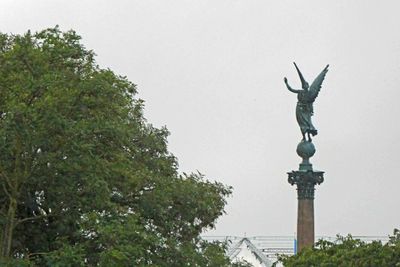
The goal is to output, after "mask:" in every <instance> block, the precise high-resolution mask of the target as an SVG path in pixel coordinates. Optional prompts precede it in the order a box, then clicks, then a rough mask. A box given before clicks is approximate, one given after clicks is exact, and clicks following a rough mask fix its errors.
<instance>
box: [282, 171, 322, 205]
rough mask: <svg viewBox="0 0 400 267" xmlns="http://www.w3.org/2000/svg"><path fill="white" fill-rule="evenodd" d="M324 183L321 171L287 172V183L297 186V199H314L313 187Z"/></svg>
mask: <svg viewBox="0 0 400 267" xmlns="http://www.w3.org/2000/svg"><path fill="white" fill-rule="evenodd" d="M323 181H324V172H323V171H313V170H299V171H291V172H288V182H289V183H290V184H291V185H295V184H296V185H297V198H298V199H314V191H315V185H316V184H321V183H322V182H323Z"/></svg>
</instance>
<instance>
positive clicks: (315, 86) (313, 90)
mask: <svg viewBox="0 0 400 267" xmlns="http://www.w3.org/2000/svg"><path fill="white" fill-rule="evenodd" d="M328 67H329V65H326V67H325V69H323V70H322V72H321V73H320V74H319V75H318V77H317V78H315V80H314V81H313V83H312V84H311V86H310V89H309V90H310V96H311V98H312V99H313V100H314V99H315V98H316V97H317V96H318V93H319V90H321V85H322V82H323V81H324V79H325V75H326V73H327V72H328Z"/></svg>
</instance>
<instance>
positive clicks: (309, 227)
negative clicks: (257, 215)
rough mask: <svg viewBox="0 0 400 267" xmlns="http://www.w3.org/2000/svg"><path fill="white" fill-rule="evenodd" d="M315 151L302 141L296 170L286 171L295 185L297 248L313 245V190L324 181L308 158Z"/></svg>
mask: <svg viewBox="0 0 400 267" xmlns="http://www.w3.org/2000/svg"><path fill="white" fill-rule="evenodd" d="M314 153H315V147H314V145H313V144H312V143H311V142H309V141H302V142H300V144H299V145H298V147H297V154H299V156H301V157H302V158H303V161H302V163H300V166H299V170H298V171H292V172H289V173H288V176H289V178H288V182H289V183H290V184H291V185H296V186H297V199H298V206H297V250H298V252H300V251H301V250H302V249H303V248H305V247H311V246H313V245H314V241H315V234H314V191H315V185H316V184H321V183H322V182H323V181H324V172H322V171H314V170H313V168H312V164H311V163H310V162H309V158H310V157H312V156H313V155H314Z"/></svg>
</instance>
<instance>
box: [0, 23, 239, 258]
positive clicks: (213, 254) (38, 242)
mask: <svg viewBox="0 0 400 267" xmlns="http://www.w3.org/2000/svg"><path fill="white" fill-rule="evenodd" d="M94 56H95V55H94V53H93V52H92V51H90V50H87V49H85V47H84V46H83V45H82V44H81V43H80V36H78V35H77V34H76V33H75V32H74V31H68V32H61V31H60V30H59V29H58V27H56V28H52V29H47V30H44V31H41V32H38V33H34V34H32V33H31V32H27V33H26V34H23V35H9V34H0V261H1V262H3V264H7V265H10V266H13V265H16V266H228V265H229V264H230V263H229V261H228V259H227V258H226V257H225V256H224V247H223V246H222V245H220V244H215V243H208V242H205V241H202V240H201V238H200V237H199V235H200V233H201V232H202V231H203V230H204V229H207V228H210V227H213V226H214V223H215V221H216V219H217V218H218V217H219V216H220V215H221V214H223V213H224V206H225V204H226V201H225V198H226V197H227V196H228V195H229V194H230V193H231V188H229V187H226V186H224V185H222V184H220V183H217V182H213V183H212V182H209V181H206V180H205V179H204V178H203V177H202V175H201V174H183V175H180V174H179V173H178V172H177V165H178V163H177V160H176V158H175V157H174V156H173V155H172V154H171V153H170V152H169V151H168V149H167V136H168V134H169V133H168V131H167V129H165V128H161V129H158V128H155V127H153V126H152V125H151V124H149V123H148V122H147V121H146V120H145V118H144V117H143V101H142V100H141V99H138V98H137V97H136V86H135V85H134V84H133V83H131V82H130V81H128V80H127V79H126V78H125V77H121V76H118V75H116V74H114V73H113V72H112V71H111V70H109V69H102V68H100V67H99V66H98V65H97V64H96V62H95V60H94Z"/></svg>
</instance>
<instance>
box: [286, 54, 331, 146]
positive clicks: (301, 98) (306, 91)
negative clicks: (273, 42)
mask: <svg viewBox="0 0 400 267" xmlns="http://www.w3.org/2000/svg"><path fill="white" fill-rule="evenodd" d="M293 63H294V62H293ZM294 66H295V67H296V70H297V73H298V74H299V77H300V80H301V87H302V90H295V89H292V88H291V87H290V85H289V84H288V81H287V79H286V77H285V78H284V82H285V84H286V87H287V88H288V90H289V91H291V92H293V93H296V94H297V100H298V101H297V106H296V119H297V123H298V124H299V126H300V130H301V134H302V135H303V140H306V134H307V136H308V141H310V142H311V141H312V140H311V135H312V136H314V135H317V133H318V131H317V129H316V128H315V127H314V125H313V124H312V122H311V116H313V114H314V109H313V103H314V101H315V98H317V96H318V93H319V91H320V90H321V85H322V82H323V81H324V79H325V75H326V73H327V72H328V67H329V65H327V66H326V67H325V68H324V69H323V70H322V72H321V73H320V74H319V75H318V76H317V78H315V80H314V81H313V83H312V84H311V86H309V85H308V83H307V81H306V80H305V79H304V77H303V74H302V73H301V72H300V69H299V68H298V67H297V65H296V63H294Z"/></svg>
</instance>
